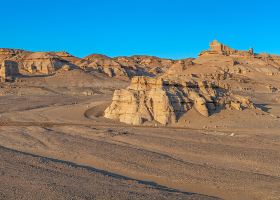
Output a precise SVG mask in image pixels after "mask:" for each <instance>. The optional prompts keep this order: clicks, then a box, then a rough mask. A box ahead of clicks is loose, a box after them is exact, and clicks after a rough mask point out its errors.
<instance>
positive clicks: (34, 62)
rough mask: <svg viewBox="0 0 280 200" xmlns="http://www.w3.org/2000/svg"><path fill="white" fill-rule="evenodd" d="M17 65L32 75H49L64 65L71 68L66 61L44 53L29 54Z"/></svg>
mask: <svg viewBox="0 0 280 200" xmlns="http://www.w3.org/2000/svg"><path fill="white" fill-rule="evenodd" d="M19 63H20V66H21V68H23V69H25V70H27V71H28V72H30V73H32V74H33V73H42V74H51V73H54V72H55V71H57V70H59V69H61V68H62V67H63V66H65V65H68V66H73V64H69V62H68V61H66V60H63V59H62V58H60V57H59V56H57V55H55V54H52V53H46V52H36V53H30V54H28V55H26V56H25V57H23V58H22V59H21V60H20V61H19Z"/></svg>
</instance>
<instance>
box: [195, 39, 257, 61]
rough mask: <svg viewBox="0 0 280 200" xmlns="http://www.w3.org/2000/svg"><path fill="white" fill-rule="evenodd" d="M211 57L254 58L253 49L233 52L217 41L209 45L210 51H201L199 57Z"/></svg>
mask: <svg viewBox="0 0 280 200" xmlns="http://www.w3.org/2000/svg"><path fill="white" fill-rule="evenodd" d="M209 55H210V56H211V55H224V56H236V57H239V56H241V57H252V56H254V50H253V48H250V49H249V50H248V51H242V50H235V49H232V48H230V47H228V46H226V45H224V44H222V43H220V42H218V41H217V40H214V41H213V42H211V43H210V49H209V50H206V51H202V52H201V53H200V55H199V56H209Z"/></svg>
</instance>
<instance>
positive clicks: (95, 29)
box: [0, 0, 280, 59]
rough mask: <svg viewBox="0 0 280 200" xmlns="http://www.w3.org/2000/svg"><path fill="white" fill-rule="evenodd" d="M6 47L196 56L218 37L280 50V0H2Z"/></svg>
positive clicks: (1, 43) (0, 34) (1, 39)
mask: <svg viewBox="0 0 280 200" xmlns="http://www.w3.org/2000/svg"><path fill="white" fill-rule="evenodd" d="M0 5H1V10H0V47H6V48H20V49H26V50H32V51H61V50H64V51H68V52H69V53H71V54H74V55H76V56H79V57H83V56H86V55H88V54H91V53H102V54H106V55H109V56H118V55H143V54H148V55H155V56H160V57H167V58H174V59H177V58H186V57H195V56H197V54H198V53H199V52H200V51H201V50H203V49H207V48H208V44H209V42H210V41H212V40H213V39H218V40H219V41H221V42H223V43H225V44H228V45H230V46H231V47H233V48H237V49H248V48H249V47H254V48H255V50H256V51H257V52H270V53H274V54H280V11H279V9H280V1H279V0H45V1H43V0H13V1H10V0H0Z"/></svg>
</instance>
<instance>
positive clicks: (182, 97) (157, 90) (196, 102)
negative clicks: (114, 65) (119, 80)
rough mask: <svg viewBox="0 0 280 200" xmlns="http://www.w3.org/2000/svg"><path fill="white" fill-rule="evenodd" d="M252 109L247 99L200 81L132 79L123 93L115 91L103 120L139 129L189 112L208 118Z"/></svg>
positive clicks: (173, 120) (174, 121) (168, 122)
mask: <svg viewBox="0 0 280 200" xmlns="http://www.w3.org/2000/svg"><path fill="white" fill-rule="evenodd" d="M225 108H233V109H237V110H242V109H245V108H253V104H252V103H251V101H250V100H249V99H247V98H244V97H241V96H233V95H231V94H229V93H228V92H227V91H226V90H225V89H223V88H219V87H217V86H215V85H213V84H212V83H209V82H206V81H202V82H196V81H188V82H174V81H168V80H163V79H161V78H147V77H134V78H132V80H131V85H130V86H129V87H128V88H127V89H122V90H116V91H115V93H114V96H113V102H112V104H111V105H110V106H109V107H108V108H107V109H106V110H105V117H106V118H110V119H116V120H119V121H121V122H124V123H127V124H133V125H139V124H142V123H144V122H145V121H154V122H158V123H160V124H164V125H165V124H174V123H176V121H177V120H178V119H179V118H180V117H181V116H182V115H183V114H185V113H186V112H188V111H189V110H190V109H195V110H196V111H197V112H198V113H199V114H201V115H203V116H205V117H208V116H210V115H211V114H212V113H214V112H215V111H217V110H220V109H225Z"/></svg>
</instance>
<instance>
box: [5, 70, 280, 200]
mask: <svg viewBox="0 0 280 200" xmlns="http://www.w3.org/2000/svg"><path fill="white" fill-rule="evenodd" d="M278 78H279V77H278ZM278 78H277V77H276V78H275V79H273V81H274V82H276V83H277V84H278V83H279V79H278ZM277 81H278V82H277ZM277 84H276V85H277ZM128 85H129V80H127V79H123V80H122V79H117V78H111V77H108V76H107V75H104V74H100V73H85V72H84V71H82V70H80V69H74V70H71V71H67V72H61V73H57V74H55V75H52V76H32V77H28V76H27V77H20V78H18V79H17V81H15V82H11V83H1V96H0V199H201V200H202V199H203V200H206V199H207V200H208V199H209V200H210V199H228V200H247V199H248V200H250V199H256V200H278V199H280V132H279V130H280V117H279V116H280V101H279V99H280V93H279V92H269V91H265V90H261V89H259V90H258V89H256V90H254V92H251V91H246V94H247V95H249V96H250V97H251V98H252V100H253V102H254V103H255V105H256V106H257V108H258V109H254V110H250V109H245V110H243V111H237V110H224V111H223V112H219V113H216V114H214V115H211V116H210V117H207V118H206V117H204V116H201V115H200V114H199V113H198V112H196V111H195V110H193V109H191V110H190V111H188V112H187V113H186V114H185V115H184V116H183V117H182V118H180V120H179V122H178V123H177V124H174V125H172V126H163V125H159V124H157V125H155V124H145V125H134V126H133V125H128V124H125V123H121V122H118V121H117V120H111V119H106V118H104V110H105V109H106V108H107V107H108V106H109V105H110V104H111V102H112V96H113V92H114V90H115V89H121V88H125V87H127V86H128ZM256 87H259V86H258V85H256ZM243 92H244V91H243ZM183 122H184V123H183Z"/></svg>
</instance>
